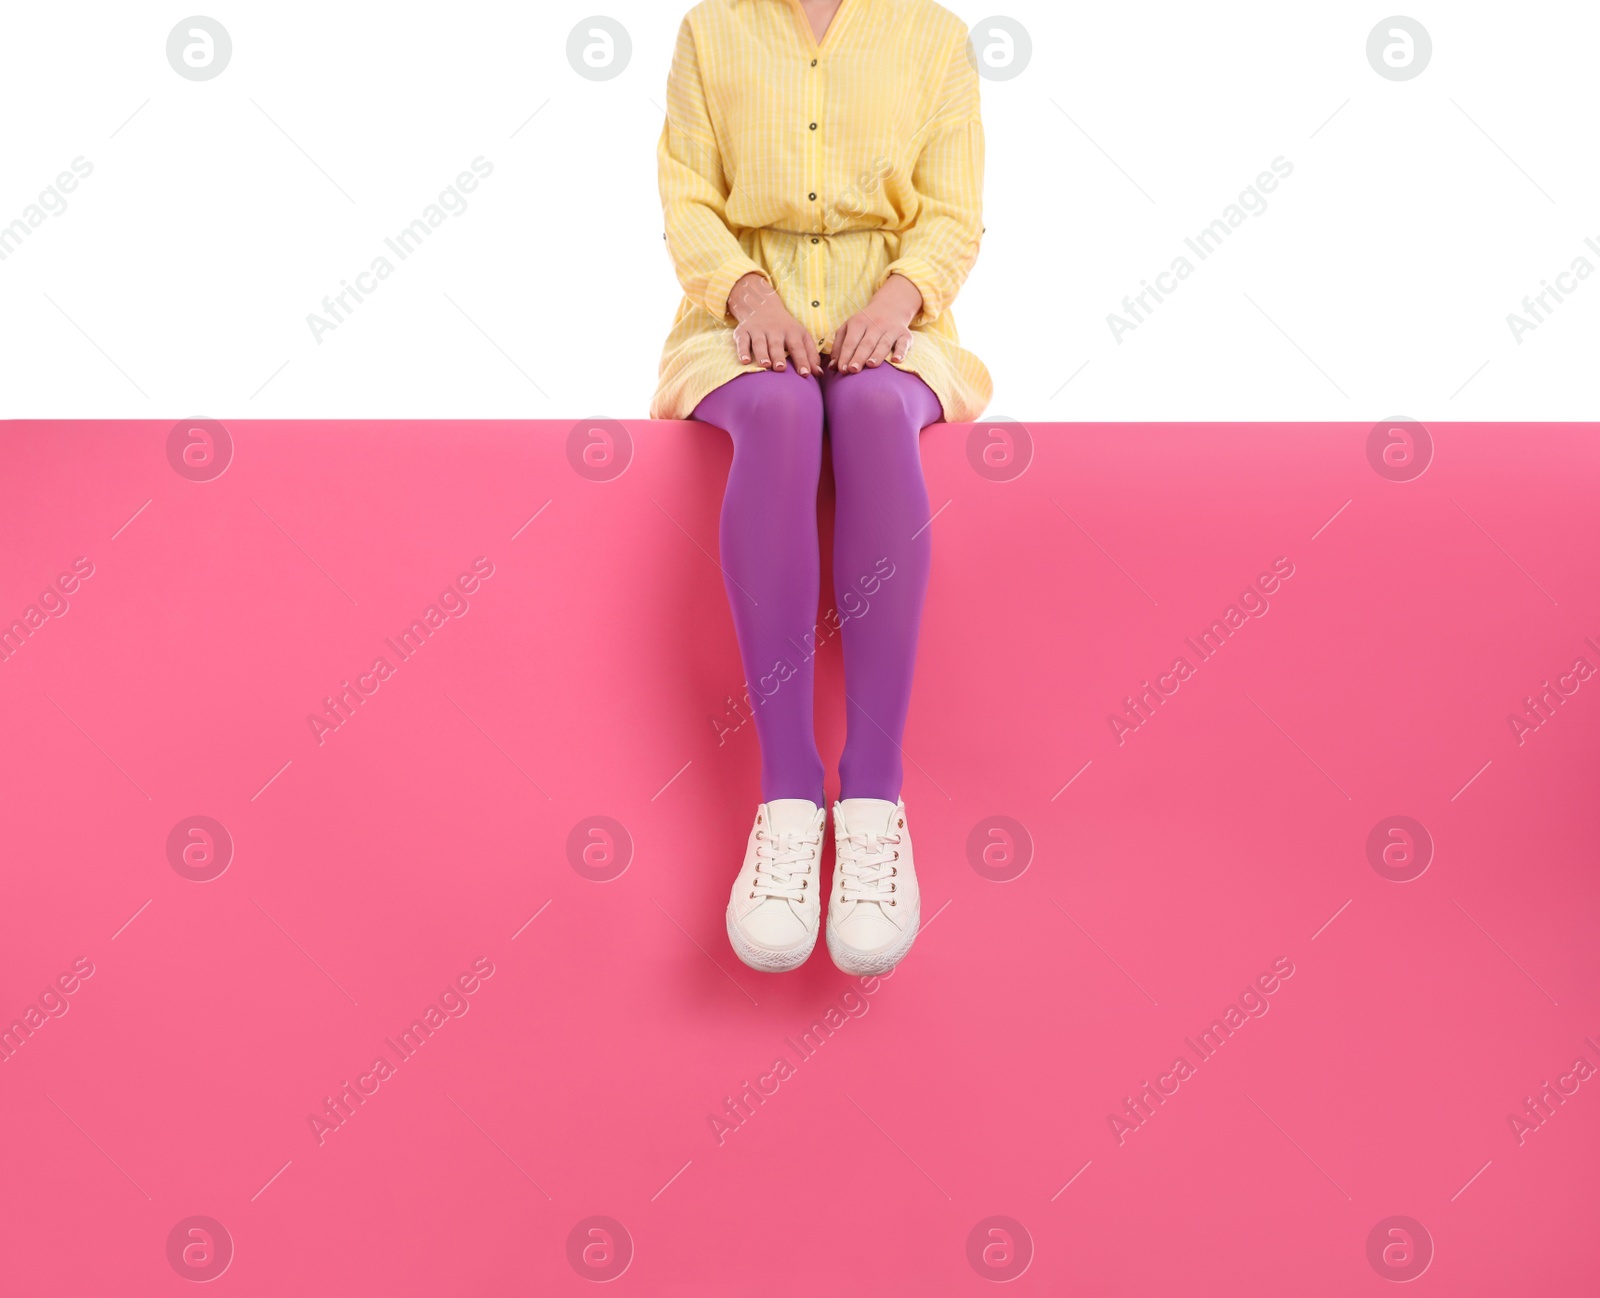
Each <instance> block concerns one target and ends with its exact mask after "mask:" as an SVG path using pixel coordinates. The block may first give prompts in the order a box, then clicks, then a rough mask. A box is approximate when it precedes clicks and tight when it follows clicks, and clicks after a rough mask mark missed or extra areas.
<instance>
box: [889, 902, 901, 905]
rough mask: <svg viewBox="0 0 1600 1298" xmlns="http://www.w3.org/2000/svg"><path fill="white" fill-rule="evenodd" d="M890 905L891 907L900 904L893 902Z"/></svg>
mask: <svg viewBox="0 0 1600 1298" xmlns="http://www.w3.org/2000/svg"><path fill="white" fill-rule="evenodd" d="M889 904H890V905H891V906H898V905H899V904H900V903H899V902H897V901H891V902H890V903H889Z"/></svg>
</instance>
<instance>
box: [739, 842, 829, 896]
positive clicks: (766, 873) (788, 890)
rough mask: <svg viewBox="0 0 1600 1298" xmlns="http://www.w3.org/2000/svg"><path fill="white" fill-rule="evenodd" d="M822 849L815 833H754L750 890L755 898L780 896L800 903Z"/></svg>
mask: <svg viewBox="0 0 1600 1298" xmlns="http://www.w3.org/2000/svg"><path fill="white" fill-rule="evenodd" d="M821 847H822V834H821V833H820V831H818V830H807V831H805V832H797V831H795V830H784V831H783V832H782V833H778V834H769V833H768V832H767V831H766V830H765V829H758V830H756V879H755V885H754V887H753V888H752V889H751V890H752V891H753V892H754V893H755V894H756V896H757V897H784V898H787V899H788V900H790V901H803V900H804V899H805V889H806V887H807V886H808V882H809V879H810V876H811V867H812V866H813V865H814V864H815V863H816V860H817V856H818V854H819V852H820V850H821Z"/></svg>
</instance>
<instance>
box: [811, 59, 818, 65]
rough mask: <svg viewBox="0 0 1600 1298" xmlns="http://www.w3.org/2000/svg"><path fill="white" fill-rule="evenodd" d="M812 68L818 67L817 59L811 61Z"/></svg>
mask: <svg viewBox="0 0 1600 1298" xmlns="http://www.w3.org/2000/svg"><path fill="white" fill-rule="evenodd" d="M811 66H812V67H816V66H817V61H816V60H815V59H812V60H811Z"/></svg>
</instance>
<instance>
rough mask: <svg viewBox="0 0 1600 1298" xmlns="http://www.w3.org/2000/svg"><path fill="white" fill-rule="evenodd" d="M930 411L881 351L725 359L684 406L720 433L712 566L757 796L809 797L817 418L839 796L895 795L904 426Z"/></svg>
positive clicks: (923, 523) (914, 567)
mask: <svg viewBox="0 0 1600 1298" xmlns="http://www.w3.org/2000/svg"><path fill="white" fill-rule="evenodd" d="M823 363H824V365H825V366H826V365H827V363H828V362H827V359H826V358H824V362H823ZM942 416H943V411H942V409H941V407H940V405H939V399H938V397H936V396H935V395H934V393H933V391H932V389H930V388H929V387H928V386H927V384H925V383H924V382H923V381H922V380H921V379H919V378H918V377H917V376H916V375H915V374H911V373H909V372H907V371H904V370H897V369H895V368H894V367H893V366H891V365H889V364H887V363H884V364H882V365H880V366H878V367H877V368H876V369H864V370H862V371H860V372H859V373H857V374H840V373H839V372H838V371H837V370H833V369H825V370H824V372H823V374H822V375H821V376H820V377H819V376H816V375H812V376H810V377H804V378H803V377H801V375H800V374H799V373H798V372H797V371H796V370H794V369H792V368H791V369H786V370H784V371H782V372H781V373H775V372H771V371H768V372H765V373H760V374H741V375H739V377H738V378H736V379H732V380H730V381H729V382H727V383H725V384H723V385H722V386H721V387H720V388H717V389H716V390H715V391H714V392H712V393H710V394H709V395H708V396H707V397H706V398H705V399H704V400H703V401H701V402H700V404H699V405H698V406H697V407H695V411H694V418H696V419H700V420H704V421H705V422H706V423H709V424H715V425H716V426H717V427H719V428H725V429H727V430H728V432H729V433H730V434H731V435H732V437H733V467H732V468H731V469H730V470H729V471H728V489H727V493H726V494H725V495H724V497H723V501H722V533H721V549H722V570H723V575H724V577H725V579H726V586H727V590H728V602H729V604H730V606H731V608H732V610H733V624H734V629H735V631H736V633H737V635H738V638H739V655H740V658H741V659H742V661H743V664H744V671H745V679H746V681H747V682H748V684H749V687H750V702H751V705H752V708H753V710H754V712H755V720H756V734H757V736H758V737H759V738H760V742H761V797H762V801H764V802H770V801H772V800H773V799H774V798H808V799H810V800H811V801H812V802H815V803H817V804H818V805H819V806H820V805H822V804H823V784H822V775H823V773H822V757H821V755H820V754H819V753H818V751H817V740H816V734H815V731H814V729H813V726H812V673H811V664H812V658H813V656H814V654H815V652H816V642H817V637H818V621H817V598H818V588H819V584H820V568H821V561H820V558H819V555H818V549H817V481H818V478H819V476H820V474H821V472H822V432H823V426H824V423H826V426H827V430H828V441H829V444H830V446H831V447H832V455H833V477H834V487H835V511H834V535H833V587H834V595H835V598H836V600H837V602H838V617H839V618H842V619H843V620H844V624H843V628H842V635H843V637H844V678H845V716H846V731H845V746H844V753H843V755H842V756H841V757H840V759H839V784H840V793H839V796H840V797H841V798H882V799H884V800H885V801H888V802H893V801H895V800H896V799H897V798H898V797H899V796H900V783H901V778H902V770H901V764H900V739H901V736H902V735H903V734H904V732H905V724H906V710H907V708H908V707H909V706H910V702H911V677H912V671H913V669H914V667H915V664H916V655H917V630H918V626H919V624H920V622H921V620H922V600H923V595H924V594H925V593H926V591H927V587H928V567H929V559H930V554H931V539H930V532H931V531H932V529H931V528H929V527H928V490H927V487H926V486H925V485H924V483H923V480H922V460H921V456H920V454H919V450H918V445H917V438H918V434H919V433H920V432H921V431H922V429H923V428H924V427H926V426H927V425H928V424H931V423H934V422H936V421H937V420H939V419H940V418H942ZM823 634H824V635H825V634H826V633H825V631H824V633H823Z"/></svg>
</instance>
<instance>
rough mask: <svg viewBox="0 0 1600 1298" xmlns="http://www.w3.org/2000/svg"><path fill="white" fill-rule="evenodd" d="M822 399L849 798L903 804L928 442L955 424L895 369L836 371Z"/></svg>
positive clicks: (921, 387)
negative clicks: (840, 621)
mask: <svg viewBox="0 0 1600 1298" xmlns="http://www.w3.org/2000/svg"><path fill="white" fill-rule="evenodd" d="M822 395H823V403H824V406H825V410H826V416H827V426H828V440H829V442H830V444H831V446H832V454H833V478H834V486H835V490H836V506H835V510H834V525H833V589H834V597H835V599H836V600H837V601H838V607H839V615H840V616H841V617H843V618H844V619H845V622H844V628H843V636H844V682H845V715H846V718H847V725H846V731H845V746H844V754H843V755H842V756H841V758H840V759H839V785H840V790H839V796H840V797H841V798H882V799H883V800H885V801H886V802H894V801H895V800H896V799H898V798H899V796H900V783H901V777H902V769H901V761H900V758H901V752H900V740H901V738H902V736H903V735H904V733H905V724H906V712H907V710H908V709H909V707H910V704H911V678H912V672H913V668H914V667H915V665H916V656H917V632H918V630H919V628H920V626H921V622H922V601H923V596H924V594H925V593H926V591H927V588H928V569H929V564H930V560H931V554H932V539H931V535H930V534H931V532H932V529H931V528H930V527H929V526H928V489H927V486H926V485H925V484H924V482H923V478H922V457H921V451H920V447H919V445H918V437H919V434H920V433H921V431H922V429H923V428H925V427H926V426H927V425H929V424H931V423H936V422H937V421H938V420H939V419H941V418H943V414H944V412H943V409H942V408H941V406H940V405H939V398H938V397H937V396H935V395H934V393H933V390H932V389H931V388H929V387H928V385H927V384H926V383H924V382H923V381H922V380H921V379H919V378H918V377H917V376H916V375H915V374H911V373H908V372H906V371H904V370H897V369H895V368H894V367H893V366H890V365H887V364H884V365H880V366H879V367H878V368H876V369H870V370H862V371H860V372H859V373H856V374H840V373H839V372H838V371H837V370H825V371H824V378H823V388H822ZM858 610H859V611H858Z"/></svg>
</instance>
